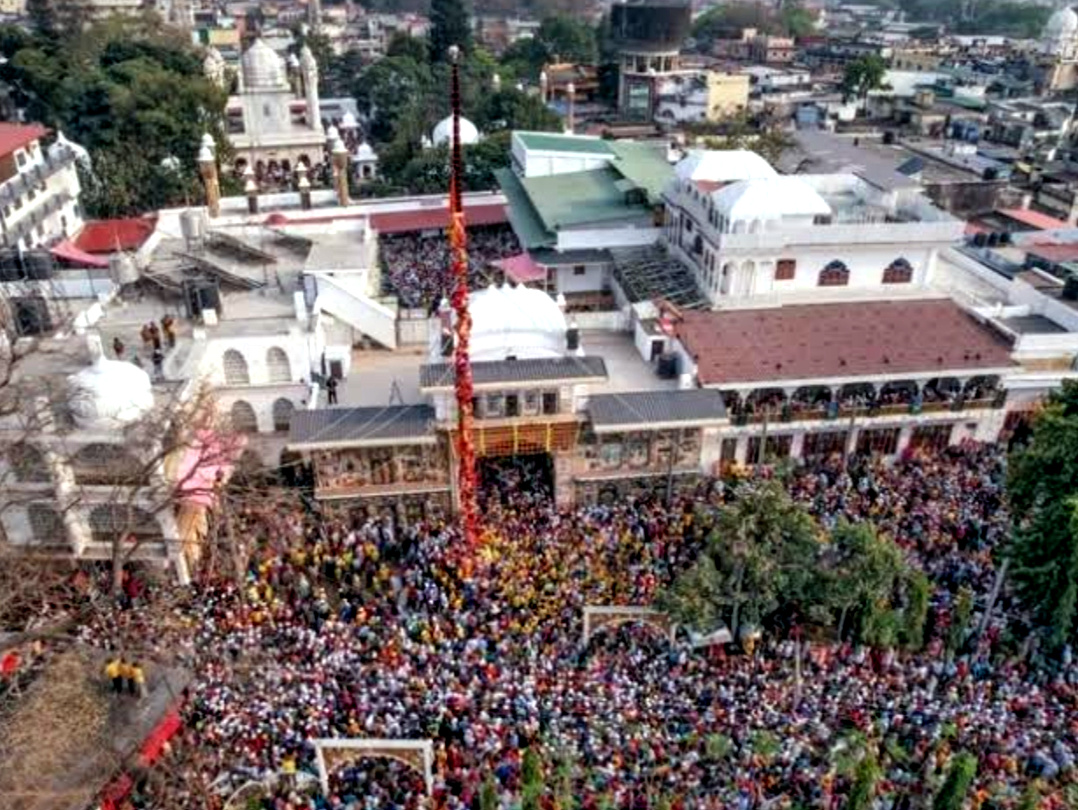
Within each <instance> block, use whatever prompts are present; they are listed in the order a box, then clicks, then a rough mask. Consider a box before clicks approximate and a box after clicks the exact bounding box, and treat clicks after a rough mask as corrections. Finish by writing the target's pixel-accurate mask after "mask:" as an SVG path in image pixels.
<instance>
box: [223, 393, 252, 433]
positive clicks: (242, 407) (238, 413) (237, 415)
mask: <svg viewBox="0 0 1078 810" xmlns="http://www.w3.org/2000/svg"><path fill="white" fill-rule="evenodd" d="M229 416H230V417H231V419H232V429H233V430H234V431H236V432H237V433H258V417H257V416H255V409H254V408H252V407H251V405H250V403H248V402H245V401H244V400H242V399H237V400H236V401H235V402H233V403H232V409H231V410H230V411H229Z"/></svg>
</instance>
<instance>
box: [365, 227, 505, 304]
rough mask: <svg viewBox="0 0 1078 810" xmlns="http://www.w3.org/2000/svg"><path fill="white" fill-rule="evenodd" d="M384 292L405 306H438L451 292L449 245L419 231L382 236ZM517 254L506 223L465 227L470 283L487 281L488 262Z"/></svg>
mask: <svg viewBox="0 0 1078 810" xmlns="http://www.w3.org/2000/svg"><path fill="white" fill-rule="evenodd" d="M379 250H380V251H381V255H382V266H383V268H384V270H385V275H384V279H385V282H386V285H387V291H388V292H391V293H394V294H396V295H397V296H399V297H400V300H401V303H402V304H403V305H404V306H406V307H427V308H431V307H433V306H437V304H438V302H439V301H440V300H441V299H442V298H443V297H445V296H447V295H448V294H449V292H450V285H449V273H450V268H449V245H448V243H447V242H446V240H445V239H444V238H427V237H424V236H422V235H421V234H414V233H413V234H403V235H391V236H383V237H382V238H381V240H380V242H379ZM519 253H520V243H519V242H517V238H516V236H515V235H514V234H513V231H512V229H511V228H508V227H505V226H493V227H485V226H484V227H475V228H469V229H468V271H469V276H470V278H471V286H472V288H473V289H474V288H475V287H476V286H478V285H481V284H484V283H485V282H487V281H489V280H490V278H491V274H492V269H493V268H492V267H491V264H492V263H493V262H495V261H498V260H500V259H507V258H509V257H510V256H515V255H517V254H519Z"/></svg>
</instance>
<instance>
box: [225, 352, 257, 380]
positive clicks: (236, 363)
mask: <svg viewBox="0 0 1078 810" xmlns="http://www.w3.org/2000/svg"><path fill="white" fill-rule="evenodd" d="M222 362H223V364H224V367H225V385H250V384H251V375H250V373H249V372H248V371H247V360H246V359H245V358H244V356H243V355H242V354H240V353H239V352H238V351H236V350H235V349H229V350H228V351H227V352H225V356H224V359H223V361H222Z"/></svg>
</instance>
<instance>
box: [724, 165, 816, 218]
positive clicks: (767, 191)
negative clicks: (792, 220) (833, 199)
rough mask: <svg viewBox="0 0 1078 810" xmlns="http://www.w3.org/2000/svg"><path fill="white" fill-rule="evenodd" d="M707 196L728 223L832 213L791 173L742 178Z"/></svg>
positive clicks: (812, 189) (809, 188)
mask: <svg viewBox="0 0 1078 810" xmlns="http://www.w3.org/2000/svg"><path fill="white" fill-rule="evenodd" d="M711 199H712V200H713V201H714V202H715V207H716V208H717V209H718V211H719V213H721V214H722V215H723V216H725V217H726V219H728V220H730V221H731V222H752V221H753V220H761V221H762V220H774V219H781V218H782V217H796V216H805V217H816V216H827V215H829V214H831V213H832V212H831V206H830V205H828V204H827V201H826V200H824V198H823V197H821V196H820V194H819V192H817V191H816V189H814V188H813V187H812V186H810V185H809V184H808V183H806V182H805V181H804V180H802V179H800V178H799V177H794V176H792V175H779V176H777V177H766V178H762V179H758V180H742V181H740V182H738V183H734V184H732V185H729V186H726V187H725V188H721V189H719V190H718V191H716V192H715V193H714V194H712V196H711Z"/></svg>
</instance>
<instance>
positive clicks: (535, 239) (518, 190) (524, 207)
mask: <svg viewBox="0 0 1078 810" xmlns="http://www.w3.org/2000/svg"><path fill="white" fill-rule="evenodd" d="M494 176H495V177H496V178H497V180H498V185H499V186H501V189H502V193H503V194H505V198H506V200H507V201H508V202H509V206H508V208H509V223H510V224H511V225H512V226H513V231H514V233H516V235H517V239H519V240H520V244H521V246H522V247H523V248H524V249H525V250H531V249H533V248H541V247H552V246H553V245H554V244H555V243H556V242H557V240H556V239H555V238H554V235H553V234H551V233H550V232H548V231H547V229H546V228H544V227H543V221H542V220H541V219H539V214H537V213H536V211H535V208H534V207H533V206H532V204H531V200H529V199H528V192H527V191H525V189H524V186H522V185H521V184H520V178H519V177H517V176H516V175H515V174H514V173H513V172H512V170H511V169H498V170H496V171H495V172H494Z"/></svg>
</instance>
